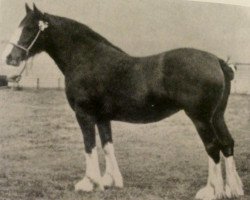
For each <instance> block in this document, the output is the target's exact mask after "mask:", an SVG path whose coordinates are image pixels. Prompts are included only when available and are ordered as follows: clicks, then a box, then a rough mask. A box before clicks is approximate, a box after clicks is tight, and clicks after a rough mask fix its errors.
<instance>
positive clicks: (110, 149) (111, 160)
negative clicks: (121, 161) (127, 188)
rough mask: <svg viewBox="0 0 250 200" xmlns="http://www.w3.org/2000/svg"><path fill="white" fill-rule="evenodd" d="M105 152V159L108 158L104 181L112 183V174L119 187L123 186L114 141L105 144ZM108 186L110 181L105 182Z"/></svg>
mask: <svg viewBox="0 0 250 200" xmlns="http://www.w3.org/2000/svg"><path fill="white" fill-rule="evenodd" d="M104 152H105V160H106V171H105V174H104V176H103V179H104V180H103V181H106V182H109V184H111V183H110V176H111V178H112V179H113V181H114V184H115V186H117V187H123V179H122V175H121V172H120V169H119V167H118V163H117V160H116V157H115V151H114V146H113V144H112V143H107V144H106V145H105V146H104ZM104 184H106V185H107V186H110V185H109V184H108V183H104Z"/></svg>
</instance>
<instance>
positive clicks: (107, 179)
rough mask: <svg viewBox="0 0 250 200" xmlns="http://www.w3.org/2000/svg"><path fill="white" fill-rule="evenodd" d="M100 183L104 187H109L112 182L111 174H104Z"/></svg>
mask: <svg viewBox="0 0 250 200" xmlns="http://www.w3.org/2000/svg"><path fill="white" fill-rule="evenodd" d="M102 184H103V186H104V187H111V186H112V185H113V184H114V181H113V178H112V176H111V175H110V174H104V176H103V177H102Z"/></svg>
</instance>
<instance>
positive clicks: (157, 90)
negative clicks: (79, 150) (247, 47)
mask: <svg viewBox="0 0 250 200" xmlns="http://www.w3.org/2000/svg"><path fill="white" fill-rule="evenodd" d="M12 45H13V46H12V47H11V49H10V51H9V53H8V55H7V56H6V62H7V64H9V65H14V66H19V64H20V63H21V61H24V60H27V59H28V58H29V57H32V56H34V55H35V54H38V53H40V52H42V51H44V52H46V53H48V54H49V56H50V57H51V58H52V59H53V60H54V61H55V63H56V64H57V66H58V67H59V69H60V70H61V71H62V73H63V74H64V76H65V87H66V95H67V99H68V102H69V104H70V106H71V108H72V109H73V110H74V112H75V115H76V118H77V121H78V123H79V125H80V127H81V130H82V134H83V138H84V144H85V155H86V175H85V177H84V178H83V179H82V180H81V181H80V182H78V183H77V184H76V185H75V189H76V190H83V191H92V190H93V189H94V186H96V185H97V186H98V187H99V188H100V189H101V190H103V189H104V186H112V185H114V186H116V187H123V179H122V176H121V173H120V170H119V167H118V164H117V161H116V158H115V154H114V147H113V141H112V134H111V124H110V122H111V121H112V120H119V121H124V122H131V123H149V122H156V121H159V120H161V119H164V118H166V117H168V116H170V115H172V114H174V113H176V112H178V111H180V110H184V111H185V113H186V114H187V115H188V117H189V118H190V119H191V120H192V122H193V123H194V125H195V127H196V129H197V131H198V133H199V135H200V137H201V139H202V141H203V143H204V146H205V149H206V152H207V154H208V157H209V175H208V181H207V185H206V186H205V187H204V188H202V189H201V190H200V191H199V192H198V193H197V195H196V198H198V199H219V198H223V197H237V196H239V195H243V189H242V187H243V186H242V183H241V180H240V178H239V176H238V173H237V171H236V167H235V163H234V158H233V155H234V140H233V139H232V137H231V135H230V133H229V131H228V128H227V125H226V123H225V121H224V112H225V109H226V106H227V101H228V96H229V94H230V81H231V80H232V79H233V76H234V74H233V71H232V70H231V68H230V67H229V66H228V65H227V64H226V63H225V62H224V61H223V60H222V59H220V58H218V57H216V56H215V55H213V54H210V53H207V52H204V51H200V50H196V49H191V48H182V49H176V50H171V51H167V52H164V53H161V54H158V55H153V56H148V57H132V56H130V55H128V54H127V53H125V52H124V51H122V50H121V49H120V48H118V47H116V46H114V45H113V44H111V43H110V42H109V41H107V40H106V39H105V38H103V37H102V36H100V35H99V34H97V33H96V32H94V31H93V30H91V29H90V28H89V27H87V26H85V25H83V24H81V23H78V22H76V21H74V20H71V19H67V18H63V17H58V16H54V15H50V14H47V13H42V12H41V11H40V10H38V9H37V7H36V6H35V5H34V8H33V10H32V9H31V8H29V7H28V5H27V4H26V16H25V18H24V19H23V20H22V21H21V23H20V26H19V28H18V31H17V34H15V37H14V41H13V40H12ZM95 125H97V127H98V130H99V135H100V138H101V143H102V147H103V149H104V152H105V160H106V171H105V173H104V175H103V176H102V177H101V173H100V169H99V163H98V157H97V150H96V141H95ZM145 137H146V136H145ZM152 148H153V147H152ZM220 152H222V154H223V156H224V157H225V167H226V183H225V184H224V181H223V178H222V172H221V161H220V160H221V159H220Z"/></svg>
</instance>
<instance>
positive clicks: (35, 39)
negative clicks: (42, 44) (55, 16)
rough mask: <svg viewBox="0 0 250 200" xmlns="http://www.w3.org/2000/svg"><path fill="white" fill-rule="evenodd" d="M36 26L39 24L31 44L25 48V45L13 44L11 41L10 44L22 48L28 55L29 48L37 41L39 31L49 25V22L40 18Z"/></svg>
mask: <svg viewBox="0 0 250 200" xmlns="http://www.w3.org/2000/svg"><path fill="white" fill-rule="evenodd" d="M38 26H39V31H38V32H37V34H36V37H35V38H34V39H33V40H32V42H31V44H30V45H29V46H28V47H27V48H25V47H24V46H22V45H19V44H15V43H13V42H10V44H12V45H13V46H15V47H18V48H20V49H22V50H24V51H25V52H26V56H28V55H29V52H30V50H31V48H32V47H33V46H34V44H35V42H36V41H37V39H38V37H39V35H40V34H41V32H43V31H44V30H45V29H46V28H48V27H49V24H48V22H44V21H41V20H40V21H39V23H38Z"/></svg>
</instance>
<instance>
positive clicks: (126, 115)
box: [112, 104, 180, 123]
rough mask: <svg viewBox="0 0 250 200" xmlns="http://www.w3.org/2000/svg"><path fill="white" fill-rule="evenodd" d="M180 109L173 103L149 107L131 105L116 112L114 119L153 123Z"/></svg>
mask: <svg viewBox="0 0 250 200" xmlns="http://www.w3.org/2000/svg"><path fill="white" fill-rule="evenodd" d="M179 110H180V109H179V108H178V107H176V106H172V105H165V106H159V105H153V104H152V105H150V106H147V107H131V108H128V109H126V110H122V111H121V112H117V113H115V115H114V117H113V119H112V120H117V121H124V122H130V123H152V122H157V121H160V120H162V119H164V118H166V117H169V116H170V115H172V114H174V113H176V112H178V111H179Z"/></svg>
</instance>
